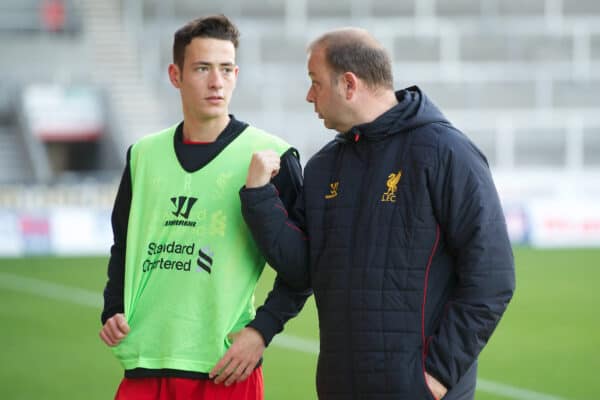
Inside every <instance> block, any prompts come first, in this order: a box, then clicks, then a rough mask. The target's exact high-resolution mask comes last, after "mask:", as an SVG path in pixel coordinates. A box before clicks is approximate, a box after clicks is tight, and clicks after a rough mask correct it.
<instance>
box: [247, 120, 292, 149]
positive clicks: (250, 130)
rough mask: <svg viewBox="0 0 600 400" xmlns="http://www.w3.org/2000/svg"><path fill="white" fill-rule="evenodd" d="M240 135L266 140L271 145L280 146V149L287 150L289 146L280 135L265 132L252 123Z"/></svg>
mask: <svg viewBox="0 0 600 400" xmlns="http://www.w3.org/2000/svg"><path fill="white" fill-rule="evenodd" d="M241 135H245V136H246V137H247V138H249V139H251V140H253V139H255V140H259V141H261V142H268V143H271V144H273V145H276V146H278V147H280V148H281V149H282V150H284V149H285V150H287V149H288V148H289V147H290V144H289V143H288V142H287V141H285V140H284V139H283V138H282V137H280V136H277V135H274V134H272V133H270V132H267V131H265V130H263V129H261V128H257V127H256V126H254V125H248V126H247V127H246V128H245V129H244V130H243V131H242V133H241Z"/></svg>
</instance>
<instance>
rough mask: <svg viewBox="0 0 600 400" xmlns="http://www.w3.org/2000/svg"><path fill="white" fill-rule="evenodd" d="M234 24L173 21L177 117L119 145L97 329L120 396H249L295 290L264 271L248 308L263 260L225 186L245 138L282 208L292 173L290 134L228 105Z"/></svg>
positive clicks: (293, 191)
mask: <svg viewBox="0 0 600 400" xmlns="http://www.w3.org/2000/svg"><path fill="white" fill-rule="evenodd" d="M238 36H239V33H238V30H237V28H236V27H235V26H234V25H233V24H232V23H231V22H230V21H229V20H228V19H227V18H226V17H225V16H222V15H221V16H212V17H207V18H201V19H196V20H194V21H191V22H189V23H188V24H186V25H185V26H184V27H182V28H181V29H179V30H178V31H177V32H176V33H175V39H174V44H173V64H171V65H170V66H169V79H170V81H171V83H172V84H173V86H174V87H175V88H177V89H178V90H179V92H180V95H181V103H182V109H183V116H184V119H183V122H181V123H179V124H177V125H175V126H172V127H170V128H167V129H165V130H163V131H161V132H158V133H156V134H153V135H149V136H146V137H144V138H143V139H141V140H140V141H138V142H137V143H135V144H134V145H133V146H131V148H130V149H129V150H128V152H127V164H126V167H125V171H124V173H123V177H122V179H121V183H120V187H119V191H118V193H117V197H116V200H115V205H114V210H113V215H112V225H113V231H114V244H113V246H112V248H111V256H110V260H109V264H108V281H107V284H106V288H105V290H104V310H103V312H102V323H103V327H102V330H101V332H100V337H101V339H102V340H103V341H104V342H105V343H106V344H107V345H109V346H111V347H112V348H113V350H114V353H115V355H116V356H117V358H118V359H119V361H120V362H121V364H122V366H123V368H124V369H125V377H124V379H123V380H122V382H121V384H120V386H119V389H118V391H117V394H116V398H117V399H119V400H127V399H140V398H144V399H208V398H210V399H236V400H240V399H242V400H243V399H262V398H263V382H262V372H261V368H260V360H261V356H262V353H263V351H264V349H265V347H266V346H267V345H268V344H269V342H270V341H271V339H272V337H273V336H274V335H275V334H276V333H278V332H280V331H281V330H282V329H283V324H284V323H285V322H286V321H287V320H288V319H289V318H291V317H293V316H295V315H296V314H297V313H298V312H299V310H300V309H301V308H302V306H303V304H304V301H305V300H306V297H307V295H308V293H306V292H304V293H302V292H296V291H293V290H292V289H291V288H289V287H287V286H285V285H284V284H283V283H281V282H280V281H279V280H276V283H275V285H274V288H273V291H272V292H271V293H270V294H269V297H268V298H267V300H266V302H265V304H264V305H263V306H262V307H260V308H259V309H258V311H255V309H254V305H253V300H254V289H255V287H256V283H257V280H258V278H259V276H260V274H261V272H262V270H263V267H264V265H265V260H264V258H263V256H262V255H261V254H260V252H259V250H258V248H257V247H256V245H255V243H254V241H253V240H252V238H251V235H250V233H249V231H248V229H247V227H246V225H245V223H244V221H243V218H242V215H241V212H240V200H239V196H238V191H239V189H240V188H241V187H242V186H243V185H244V183H245V179H246V173H247V170H248V165H249V163H250V159H251V156H252V153H254V152H256V151H260V150H266V149H270V150H274V151H275V152H277V153H278V154H279V155H280V157H281V160H280V169H279V173H278V174H277V176H275V177H274V178H273V183H274V184H275V185H276V186H277V188H278V190H279V191H280V193H281V195H282V197H283V198H285V199H286V206H287V208H288V209H290V210H292V207H291V206H292V204H293V203H294V201H295V199H296V196H297V193H298V192H299V189H300V186H301V179H302V175H301V167H300V163H299V160H298V155H297V153H296V151H295V150H294V149H292V148H290V145H289V144H287V143H285V142H284V141H283V140H281V139H279V138H277V137H275V136H272V135H270V134H268V133H265V132H263V131H261V130H259V129H257V128H255V127H252V126H250V125H248V124H246V123H244V122H242V121H239V120H236V119H235V118H234V116H233V115H231V114H229V102H230V100H231V96H232V94H233V90H234V88H235V84H236V80H237V75H238V66H237V65H236V61H235V55H236V49H237V45H238Z"/></svg>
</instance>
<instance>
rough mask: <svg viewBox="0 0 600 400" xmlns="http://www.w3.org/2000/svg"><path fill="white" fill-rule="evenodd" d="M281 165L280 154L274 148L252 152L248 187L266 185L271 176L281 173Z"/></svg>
mask: <svg viewBox="0 0 600 400" xmlns="http://www.w3.org/2000/svg"><path fill="white" fill-rule="evenodd" d="M279 167H280V158H279V154H277V153H276V152H274V151H273V150H262V151H257V152H256V153H254V154H252V160H250V166H249V167H248V177H247V178H246V187H247V188H249V189H250V188H257V187H260V186H264V185H266V184H267V183H269V181H270V180H271V178H273V177H274V176H275V175H277V174H278V173H279Z"/></svg>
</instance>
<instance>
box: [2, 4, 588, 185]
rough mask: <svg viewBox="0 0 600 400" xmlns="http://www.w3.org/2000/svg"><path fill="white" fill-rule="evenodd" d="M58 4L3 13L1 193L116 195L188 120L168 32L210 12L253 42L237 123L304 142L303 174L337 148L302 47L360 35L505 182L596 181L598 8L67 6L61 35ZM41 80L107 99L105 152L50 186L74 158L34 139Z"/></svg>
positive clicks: (244, 66) (245, 51) (243, 54)
mask: <svg viewBox="0 0 600 400" xmlns="http://www.w3.org/2000/svg"><path fill="white" fill-rule="evenodd" d="M48 1H59V0H47V1H46V0H5V1H3V2H2V4H0V47H1V48H2V55H1V56H0V70H1V71H2V76H1V77H0V183H8V182H32V181H37V182H46V183H52V182H53V181H56V180H59V179H63V181H64V180H66V181H69V182H76V181H77V180H76V178H74V176H77V174H78V173H80V174H81V175H80V176H85V177H89V176H91V175H96V176H97V179H98V180H99V181H101V182H104V183H105V182H107V180H108V181H111V182H112V184H113V185H116V182H117V181H118V178H119V171H120V169H121V167H122V163H123V157H124V154H125V150H126V148H127V146H128V145H129V144H130V143H132V142H134V141H135V140H136V139H138V138H139V137H141V136H143V135H145V134H147V133H150V132H153V131H156V130H158V129H160V128H163V127H165V126H168V125H170V124H172V123H176V122H177V121H179V120H180V119H181V110H180V106H179V99H178V93H177V91H176V90H174V89H173V88H172V87H171V85H170V83H169V81H168V78H167V73H166V71H167V66H168V64H169V62H171V45H172V38H173V32H174V31H175V30H176V29H177V28H178V27H180V26H181V25H182V24H183V23H185V22H186V21H188V20H189V19H190V18H193V17H195V16H200V15H206V14H214V13H225V14H227V15H229V16H230V17H232V18H233V19H234V20H235V21H236V23H237V24H238V25H239V27H240V30H241V32H242V36H241V47H240V49H239V52H238V63H239V65H240V68H241V72H240V76H239V81H238V87H237V89H236V90H237V91H236V95H235V97H234V100H233V104H232V112H234V113H235V114H236V116H237V117H238V118H240V119H243V120H247V121H251V122H252V123H253V124H255V125H257V126H260V127H262V128H264V129H266V130H269V131H271V132H273V133H276V134H278V135H281V136H282V137H284V138H285V139H287V140H288V141H290V142H291V143H293V144H294V145H295V146H296V147H297V148H298V149H299V150H300V152H301V154H302V161H303V162H304V161H306V160H307V159H308V158H309V157H310V155H312V154H313V153H314V152H315V151H316V150H317V149H318V148H320V147H321V146H322V144H323V143H325V142H326V141H327V140H329V139H330V138H331V136H332V135H331V133H330V132H327V131H326V129H324V128H323V126H322V124H321V121H319V120H318V119H316V118H315V117H314V116H313V115H312V112H313V110H312V106H311V105H310V104H308V103H306V101H305V100H304V99H305V95H306V91H307V88H308V84H309V81H308V77H307V76H306V71H305V61H306V55H305V47H306V44H307V43H308V41H310V40H311V39H313V38H315V37H316V36H317V35H319V34H320V33H321V32H324V31H326V30H328V29H332V28H335V27H341V26H347V25H356V26H362V27H364V28H367V29H369V30H370V31H371V32H373V33H374V34H375V36H376V37H377V38H378V39H379V40H381V41H382V42H383V43H384V44H385V45H386V47H387V48H388V49H390V51H391V56H392V59H393V62H394V75H395V79H396V82H395V83H396V87H398V88H400V87H404V86H408V85H412V84H417V85H419V86H420V87H421V88H422V89H424V90H425V92H426V93H427V94H428V95H429V96H430V97H431V98H432V99H433V100H434V101H435V102H436V103H437V104H438V105H439V106H440V108H441V109H442V110H443V111H444V112H445V113H446V114H447V116H448V117H449V119H450V120H452V121H453V122H454V123H455V124H456V125H457V126H458V127H460V128H461V129H462V130H464V131H465V133H466V134H467V135H468V136H469V137H471V138H472V139H473V140H474V141H475V143H476V144H477V145H478V146H480V147H481V148H482V150H483V151H484V152H485V153H486V155H487V156H488V160H489V161H490V164H491V165H492V167H493V169H494V172H495V174H497V176H500V177H501V179H500V180H501V181H510V180H512V179H514V178H515V177H522V176H525V175H526V172H527V171H529V170H531V171H534V172H535V173H536V174H537V172H539V170H544V171H550V172H549V173H548V175H549V176H550V177H553V178H554V177H555V176H561V177H563V179H562V180H563V181H566V180H567V179H568V180H569V181H570V182H578V183H579V182H590V180H588V176H589V175H588V174H590V173H591V174H593V176H594V177H598V176H600V113H599V112H598V108H599V107H600V96H598V93H599V92H600V68H599V67H600V2H598V1H597V0H528V1H522V0H453V1H445V0H406V1H396V0H330V1H321V0H227V1H223V0H207V1H201V2H198V1H195V0H131V1H119V0H103V1H96V0H79V1H76V0H63V1H59V2H61V3H62V4H63V6H64V18H63V19H62V25H61V26H62V28H61V29H50V28H49V25H48V23H47V21H46V22H44V20H43V15H44V14H43V12H42V5H43V4H46V6H47V5H48ZM50 14H51V15H54V17H53V18H54V20H56V19H57V17H56V10H55V11H54V14H52V13H50ZM58 15H59V17H60V13H58ZM58 20H59V21H60V20H61V19H60V18H58ZM54 23H56V21H55V22H54ZM31 83H35V84H44V83H52V84H59V85H61V86H62V87H65V88H68V87H74V86H77V85H82V86H83V87H88V88H89V87H91V88H97V89H98V93H99V94H100V96H101V102H102V104H103V108H104V111H103V112H104V113H105V118H106V120H105V125H106V130H107V134H106V135H105V137H106V139H107V140H106V141H105V142H103V143H102V144H99V145H98V147H97V148H96V150H95V156H94V158H95V159H96V160H98V161H97V163H96V164H94V165H93V166H92V167H91V169H92V170H95V171H93V172H91V171H90V170H89V168H87V167H86V168H83V170H82V171H79V172H78V171H74V174H73V173H71V172H73V171H62V172H63V173H62V174H50V175H48V174H44V171H48V170H52V169H53V168H56V167H53V165H57V164H56V162H57V160H58V161H60V158H61V157H63V154H65V152H64V151H62V152H61V151H56V150H53V149H51V147H52V146H48V145H47V144H44V143H42V144H41V145H40V144H39V143H37V142H35V140H33V141H32V140H31V139H28V138H30V136H29V135H30V134H29V133H28V132H27V129H26V128H27V127H26V126H23V122H22V121H23V118H22V116H21V112H20V109H19V107H20V104H22V101H21V100H20V99H21V98H22V93H23V91H24V90H25V87H26V86H27V85H29V84H31ZM40 146H41V147H42V149H43V150H44V152H43V153H44V154H45V157H46V158H47V160H45V161H44V154H42V155H41V156H40V151H39V147H40ZM36 147H37V148H38V150H35V148H36ZM36 152H37V154H38V156H37V157H36V156H35V154H36ZM57 154H58V155H57ZM40 160H42V161H40ZM557 174H558V175H557ZM574 174H575V175H574ZM536 176H537V175H536ZM573 176H579V178H578V179H571V178H572V177H573ZM60 177H62V178H60ZM582 177H583V178H582ZM556 179H559V178H556ZM541 181H543V182H544V184H549V185H552V182H554V181H555V179H548V180H546V179H542V180H541ZM597 181H598V179H596V178H594V180H591V182H597ZM574 186H586V185H579V184H578V185H574ZM591 186H593V185H587V186H586V187H585V189H586V190H591V189H590V187H591ZM597 191H600V188H598V189H597Z"/></svg>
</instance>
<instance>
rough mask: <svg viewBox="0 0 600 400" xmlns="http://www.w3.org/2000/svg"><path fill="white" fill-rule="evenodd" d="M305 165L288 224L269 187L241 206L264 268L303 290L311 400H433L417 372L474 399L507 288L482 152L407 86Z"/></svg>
mask: <svg viewBox="0 0 600 400" xmlns="http://www.w3.org/2000/svg"><path fill="white" fill-rule="evenodd" d="M396 97H397V99H398V101H399V104H398V105H397V106H395V107H393V108H392V109H390V110H389V111H387V112H386V113H384V114H383V115H381V116H380V117H378V118H377V119H376V120H375V121H373V122H371V123H368V124H364V125H359V126H356V127H354V128H353V129H352V130H351V131H350V132H347V133H346V134H343V135H338V137H336V139H335V140H333V141H332V142H330V143H329V144H327V145H326V146H325V147H324V148H323V149H321V150H320V151H319V152H318V153H317V154H316V155H314V156H313V157H312V158H311V159H310V160H309V162H308V163H307V165H306V168H305V171H304V173H305V177H304V188H303V192H302V196H301V197H300V199H299V202H298V205H297V208H298V211H299V215H301V216H303V218H301V219H302V220H300V221H292V220H290V219H289V218H288V217H287V216H286V213H285V209H284V208H283V206H282V205H281V202H280V201H279V199H278V197H277V193H276V190H275V189H274V188H273V187H272V186H271V185H267V186H264V187H262V188H256V189H242V190H241V192H240V196H241V198H242V208H243V213H244V217H245V219H246V222H247V223H248V225H249V226H250V229H251V230H252V232H253V235H254V238H255V240H256V241H257V243H258V245H259V247H260V248H261V250H262V251H263V252H264V253H265V255H266V258H267V260H268V261H269V263H270V265H271V266H273V267H274V268H275V269H276V270H277V271H278V272H279V273H280V276H281V277H282V278H283V279H285V280H287V281H288V283H290V284H291V285H294V286H297V287H300V288H303V287H307V286H310V287H312V289H313V291H314V295H315V300H316V304H317V309H318V315H319V329H320V354H319V362H318V367H317V391H318V394H319V398H321V399H327V400H337V399H339V400H342V399H343V400H349V399H368V400H378V399H381V400H383V399H407V400H418V399H433V396H432V394H431V393H430V392H429V389H428V388H427V386H426V384H425V380H424V379H425V378H424V371H427V372H428V373H430V374H431V375H433V376H434V377H436V378H437V379H438V380H440V381H441V382H442V383H443V384H444V385H445V386H446V387H448V388H449V389H450V391H449V392H448V394H447V395H446V397H445V399H448V400H455V399H472V398H473V396H474V391H475V379H476V373H477V357H478V355H479V353H480V351H481V350H482V348H483V347H484V345H485V344H486V343H487V341H488V339H489V338H490V335H491V334H492V332H493V330H494V328H495V327H496V326H497V324H498V322H499V320H500V317H501V316H502V314H503V312H504V310H505V309H506V306H507V304H508V302H509V301H510V299H511V297H512V294H513V291H514V286H515V278H514V264H513V257H512V251H511V247H510V243H509V239H508V235H507V231H506V225H505V221H504V217H503V214H502V209H501V206H500V202H499V199H498V195H497V193H496V189H495V187H494V184H493V181H492V177H491V175H490V171H489V168H488V165H487V161H486V159H485V157H484V156H483V155H482V154H481V153H480V152H479V150H478V149H477V148H476V147H475V146H474V145H473V143H472V142H471V141H470V140H469V139H468V138H467V137H466V136H465V135H463V134H462V133H461V132H459V131H458V130H457V129H456V128H454V127H453V126H452V125H451V124H450V123H449V122H448V121H447V120H446V119H445V118H444V116H443V115H442V114H441V112H440V111H439V110H438V109H437V108H436V107H435V106H434V105H433V104H432V103H431V102H430V101H429V100H428V99H427V98H426V97H425V95H424V94H423V93H422V92H421V91H420V90H419V89H418V88H416V87H412V88H408V89H406V90H402V91H399V92H397V93H396Z"/></svg>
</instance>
